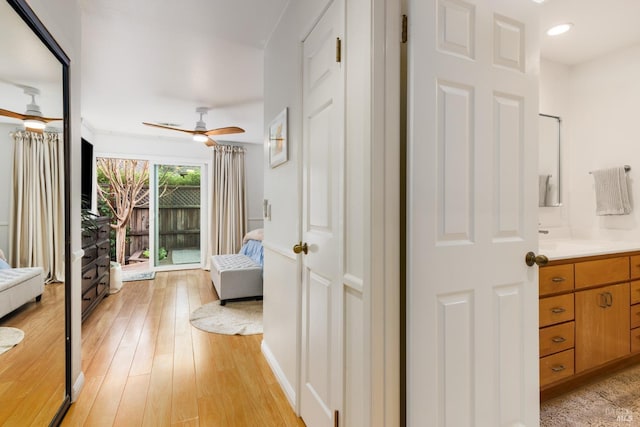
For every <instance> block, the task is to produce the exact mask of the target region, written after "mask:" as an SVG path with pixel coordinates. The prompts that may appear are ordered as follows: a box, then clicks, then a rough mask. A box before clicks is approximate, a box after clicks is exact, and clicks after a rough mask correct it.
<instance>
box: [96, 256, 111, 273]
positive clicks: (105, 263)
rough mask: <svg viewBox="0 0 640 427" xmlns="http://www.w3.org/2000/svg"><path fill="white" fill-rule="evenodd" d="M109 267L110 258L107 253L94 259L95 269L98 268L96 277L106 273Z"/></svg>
mask: <svg viewBox="0 0 640 427" xmlns="http://www.w3.org/2000/svg"><path fill="white" fill-rule="evenodd" d="M110 267H111V260H110V259H109V256H108V255H104V256H101V257H100V258H98V259H97V260H96V269H97V270H98V274H97V276H96V277H99V276H102V275H103V274H104V273H106V272H107V271H108V270H109V268H110Z"/></svg>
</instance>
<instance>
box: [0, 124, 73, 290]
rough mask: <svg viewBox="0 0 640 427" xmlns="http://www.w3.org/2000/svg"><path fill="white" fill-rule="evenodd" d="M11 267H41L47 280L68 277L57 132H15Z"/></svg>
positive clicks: (60, 148)
mask: <svg viewBox="0 0 640 427" xmlns="http://www.w3.org/2000/svg"><path fill="white" fill-rule="evenodd" d="M11 136H12V137H13V141H14V150H13V197H12V200H11V220H10V221H11V223H10V225H9V229H10V233H11V234H10V244H11V245H12V247H11V260H10V261H11V265H12V266H13V267H42V268H43V269H44V273H45V277H46V281H47V282H61V281H64V178H65V177H64V154H63V153H64V142H63V139H62V135H60V134H58V133H48V132H45V133H34V132H27V131H19V132H15V133H12V134H11Z"/></svg>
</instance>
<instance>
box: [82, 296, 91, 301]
mask: <svg viewBox="0 0 640 427" xmlns="http://www.w3.org/2000/svg"><path fill="white" fill-rule="evenodd" d="M82 300H83V301H91V297H84V298H82Z"/></svg>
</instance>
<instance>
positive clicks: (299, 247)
mask: <svg viewBox="0 0 640 427" xmlns="http://www.w3.org/2000/svg"><path fill="white" fill-rule="evenodd" d="M293 252H295V253H297V254H299V253H300V252H304V254H305V255H306V254H307V253H308V252H309V246H307V242H304V243H302V242H300V243H296V244H295V245H293Z"/></svg>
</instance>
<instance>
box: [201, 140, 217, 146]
mask: <svg viewBox="0 0 640 427" xmlns="http://www.w3.org/2000/svg"><path fill="white" fill-rule="evenodd" d="M204 145H206V146H207V147H215V146H216V145H218V143H217V142H215V141H214V140H213V139H211V138H209V139H208V140H207V141H206V142H205V143H204Z"/></svg>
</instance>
